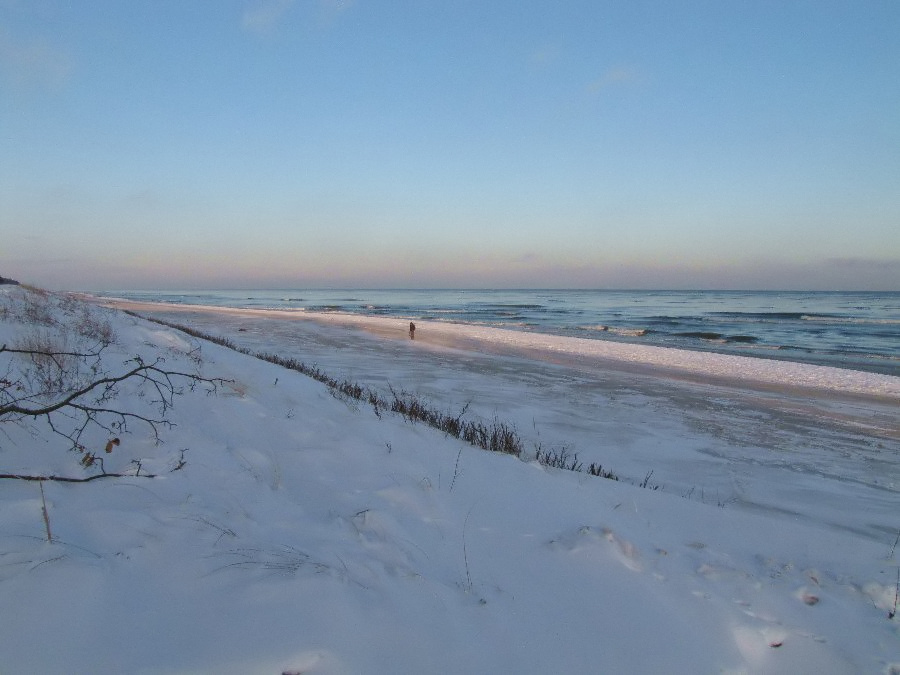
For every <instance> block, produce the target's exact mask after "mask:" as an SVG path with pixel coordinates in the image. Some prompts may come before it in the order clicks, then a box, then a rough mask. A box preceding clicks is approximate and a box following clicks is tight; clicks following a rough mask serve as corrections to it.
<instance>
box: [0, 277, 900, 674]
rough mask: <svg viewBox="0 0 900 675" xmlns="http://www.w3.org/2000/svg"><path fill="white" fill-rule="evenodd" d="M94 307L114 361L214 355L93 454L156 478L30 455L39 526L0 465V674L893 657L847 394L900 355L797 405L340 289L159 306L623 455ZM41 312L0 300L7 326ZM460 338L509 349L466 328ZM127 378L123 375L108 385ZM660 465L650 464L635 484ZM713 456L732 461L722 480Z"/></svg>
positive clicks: (482, 668) (887, 461)
mask: <svg viewBox="0 0 900 675" xmlns="http://www.w3.org/2000/svg"><path fill="white" fill-rule="evenodd" d="M16 292H18V291H16ZM3 300H4V298H3V297H2V296H0V301H3ZM6 300H8V298H7V299H6ZM48 303H50V307H51V309H52V310H53V311H55V312H57V311H59V310H58V308H57V306H56V305H54V304H53V301H52V299H51V300H48ZM144 310H145V311H148V312H149V311H150V310H151V308H148V307H145V308H144ZM163 310H164V311H163ZM92 311H96V312H98V313H101V314H102V315H103V316H104V317H106V319H107V320H108V321H109V322H110V323H111V325H112V326H113V327H114V329H115V332H116V335H117V336H118V342H117V343H116V344H115V345H114V346H113V347H112V348H111V349H110V351H109V353H108V354H107V355H106V363H107V364H108V365H109V367H110V368H116V367H119V364H121V363H122V362H123V360H124V359H127V358H129V356H131V355H134V354H135V353H140V354H143V355H145V356H146V357H148V358H149V357H152V356H155V355H161V356H164V357H165V358H166V363H167V364H169V365H171V366H172V367H179V368H190V367H194V366H196V359H197V356H198V352H197V347H198V346H199V347H200V352H199V354H200V355H201V357H202V362H201V365H200V367H201V369H202V372H203V374H204V375H207V376H216V377H224V378H227V379H228V380H230V383H229V384H228V385H227V386H223V387H221V388H220V390H219V392H218V394H217V395H215V396H208V395H206V394H204V393H203V392H201V391H196V392H190V391H185V392H184V394H183V395H182V396H180V397H178V400H177V401H176V406H175V408H174V409H173V410H172V411H171V421H172V422H174V423H175V425H176V426H175V427H173V428H172V429H168V430H166V431H165V432H164V439H163V440H164V443H163V444H162V445H159V446H156V445H154V444H153V442H152V439H151V438H149V437H148V435H147V434H146V433H144V430H141V429H139V428H134V429H133V430H132V432H131V433H129V434H125V435H123V438H122V445H121V446H120V448H118V449H117V450H116V452H115V453H114V454H113V455H112V456H111V459H110V460H109V462H110V465H111V466H110V468H116V469H123V470H124V469H127V468H128V467H129V466H130V462H131V460H133V459H141V460H142V463H143V466H144V468H145V470H146V471H150V472H153V473H156V474H158V476H159V477H158V478H145V477H142V476H135V477H131V478H121V479H119V478H117V479H103V480H97V481H93V482H91V483H88V484H83V485H69V484H61V483H52V482H46V483H45V484H44V490H45V494H46V501H47V506H48V512H49V518H50V521H51V523H52V526H53V532H54V539H53V541H52V542H47V541H46V539H45V537H44V532H43V528H44V526H43V522H42V519H41V508H42V503H41V495H40V492H39V490H38V487H37V485H36V484H34V483H25V482H21V481H4V482H3V483H2V484H0V488H2V489H0V504H2V505H0V607H3V608H4V609H3V611H2V612H0V672H3V673H4V674H6V673H13V674H15V673H33V672H67V673H122V672H132V673H217V674H218V673H297V672H302V673H323V674H325V673H327V674H332V673H334V674H337V673H341V674H343V673H376V674H377V673H513V672H515V673H541V674H545V673H548V672H554V673H594V672H667V673H722V672H725V673H804V672H810V673H812V672H815V673H860V672H870V673H896V672H900V621H898V618H896V617H895V618H893V619H891V618H888V615H889V613H890V612H891V611H892V609H893V606H894V598H895V590H896V584H895V582H896V578H897V573H898V572H897V570H898V560H897V556H898V555H900V552H898V551H897V550H896V541H895V537H896V535H897V533H898V529H897V528H900V522H895V519H896V504H897V496H898V492H900V472H898V470H897V462H898V460H897V455H898V454H900V453H898V452H897V451H898V449H900V448H898V443H897V442H896V440H895V439H894V438H892V437H891V435H890V433H888V432H886V431H884V430H883V429H882V427H890V424H891V422H890V420H883V419H882V420H880V421H876V420H870V422H871V424H867V425H862V426H860V425H859V424H857V422H859V420H864V419H865V418H866V411H867V410H870V409H872V410H874V411H875V412H874V413H872V414H873V415H875V416H879V415H889V412H890V410H891V405H892V403H891V401H890V397H891V396H894V394H893V393H892V392H893V391H895V390H893V389H891V386H896V385H895V384H893V383H892V382H891V381H887V382H882V381H880V380H879V381H877V382H876V381H875V380H866V381H868V382H869V383H870V386H874V390H862V389H860V387H863V384H862V381H863V380H865V379H866V378H868V377H870V376H868V375H864V374H861V377H862V378H863V380H860V379H858V378H856V377H850V378H849V379H850V381H851V382H854V384H845V385H841V386H844V387H850V388H849V389H838V390H835V389H834V387H836V386H838V385H836V384H834V382H835V380H829V378H833V377H836V376H835V375H834V374H828V373H825V374H823V373H818V372H817V373H815V374H814V375H812V376H811V377H812V378H813V380H814V381H815V382H816V384H815V386H816V387H819V388H827V387H831V389H829V391H831V392H832V393H831V394H829V396H832V395H833V394H834V392H835V391H838V392H845V393H849V394H852V395H854V396H856V395H861V394H864V395H869V394H874V398H873V400H872V401H868V400H866V401H865V402H864V403H860V401H859V400H858V399H853V400H850V401H845V400H843V399H841V400H838V401H836V400H835V399H833V398H828V399H827V400H825V401H819V402H815V401H814V402H813V403H811V404H809V405H810V406H811V407H812V408H814V410H812V411H809V410H804V409H802V406H801V405H800V402H801V400H802V397H799V395H797V394H796V393H793V394H791V393H779V394H778V395H777V396H774V395H772V394H771V393H770V392H766V393H763V394H759V395H756V394H754V395H748V396H745V395H744V394H743V393H740V392H735V391H733V390H732V389H730V388H726V387H719V386H718V385H715V386H713V385H701V384H698V383H697V382H688V383H684V382H678V381H677V378H676V380H675V381H670V379H668V378H660V377H654V376H652V375H651V374H650V373H651V372H652V370H646V371H644V370H642V371H641V372H640V373H638V374H635V373H633V372H619V371H616V370H615V369H600V368H598V367H597V364H598V363H599V362H597V363H592V364H591V367H590V368H584V367H583V365H584V364H583V363H579V362H577V359H582V358H583V356H584V355H583V353H582V352H577V359H576V362H572V361H568V360H562V361H563V362H561V363H547V362H546V361H545V360H534V359H532V358H528V350H530V349H538V348H539V349H553V348H556V349H564V348H569V347H564V346H560V347H552V345H551V346H548V345H547V344H544V345H542V344H540V343H537V342H534V343H529V344H527V345H524V344H522V342H521V341H522V340H526V338H528V339H531V338H534V339H535V340H541V339H545V338H541V337H539V336H531V335H528V334H522V335H519V334H517V333H515V334H513V335H509V336H506V335H504V334H497V333H495V332H493V333H492V332H489V333H485V334H481V333H479V332H478V331H472V332H469V328H468V327H459V326H441V325H435V326H432V325H427V326H426V325H423V326H419V330H417V335H416V338H417V339H416V341H415V342H414V343H413V342H411V341H409V339H408V338H406V339H405V340H402V339H396V340H389V339H385V338H384V337H382V336H380V335H369V334H363V333H359V332H356V331H352V330H349V326H348V325H347V323H348V322H350V319H347V320H346V321H345V320H343V319H341V318H339V317H333V316H331V315H326V316H325V317H320V318H319V319H318V321H297V320H296V317H295V318H291V319H290V320H287V319H286V318H285V317H284V316H276V315H265V316H263V315H260V314H258V313H249V314H248V313H245V312H229V311H221V310H217V311H215V312H213V311H207V312H199V311H197V310H196V308H192V309H191V310H173V309H172V308H170V307H166V308H163V309H160V308H156V309H153V310H152V311H154V312H156V313H157V314H159V315H160V316H165V317H166V318H173V317H174V318H176V319H179V318H180V320H182V321H184V322H185V323H190V324H191V325H193V326H196V327H199V328H203V329H204V330H207V331H208V332H217V333H218V334H220V335H226V336H228V337H229V338H233V339H235V340H238V341H241V344H243V345H245V346H247V347H249V348H253V349H257V348H259V349H260V350H262V348H265V349H266V350H267V351H275V352H278V353H282V354H284V355H290V356H296V357H300V358H303V359H304V360H306V361H308V362H310V363H317V364H318V365H319V366H320V367H321V368H323V369H326V370H328V371H331V372H333V373H334V375H335V376H339V377H348V378H351V379H356V380H359V381H361V382H362V383H363V384H366V385H371V386H379V387H383V386H387V385H391V386H396V387H398V388H404V389H407V390H410V391H415V392H417V393H419V394H420V395H422V396H423V397H426V398H428V399H430V400H433V401H435V402H437V403H440V404H444V405H446V406H447V407H448V409H449V408H453V409H459V408H462V406H464V405H465V404H466V403H470V404H471V405H470V407H469V408H468V412H467V413H466V414H472V415H478V416H483V417H485V418H490V417H491V416H494V415H496V416H498V417H502V418H503V419H510V420H511V421H513V422H514V423H516V425H517V427H518V428H519V430H520V432H521V433H522V434H523V436H526V437H527V439H528V441H529V442H532V443H535V444H538V443H542V444H546V446H545V447H549V446H554V445H557V446H559V444H565V443H570V444H572V445H571V446H570V447H571V448H572V449H573V450H575V451H578V452H579V453H581V454H580V456H582V457H583V458H584V459H585V460H586V461H593V460H594V459H597V460H601V459H602V461H603V462H604V465H609V468H611V469H613V470H614V471H617V472H619V473H621V474H622V477H623V480H621V481H619V482H615V481H610V480H605V479H600V478H595V477H592V476H588V475H587V474H585V473H577V472H570V471H563V470H556V469H548V468H547V467H544V466H542V465H540V464H537V463H535V462H533V461H529V458H528V457H523V458H522V459H517V458H514V457H510V456H505V455H497V454H491V453H486V452H484V451H479V450H476V449H474V448H470V447H468V446H466V445H465V444H463V443H461V442H460V441H458V440H455V439H451V438H448V437H445V436H443V435H442V434H440V433H438V432H435V431H433V430H431V429H428V428H425V427H421V426H418V425H414V424H410V423H408V422H406V421H404V420H403V419H401V418H398V417H395V416H392V415H389V414H382V415H381V417H379V416H376V415H375V414H374V413H373V411H372V410H371V409H370V408H367V407H366V406H364V405H362V404H357V403H353V402H348V401H344V400H340V399H338V398H336V397H334V396H332V395H331V393H330V392H329V391H328V390H327V389H326V388H325V387H324V386H322V385H321V384H319V383H317V382H314V381H312V380H310V379H308V378H306V377H304V376H301V375H299V374H296V373H293V372H291V371H287V370H285V369H282V368H278V367H276V366H274V365H272V364H269V363H265V362H262V361H259V360H257V359H254V358H252V357H250V356H245V355H242V354H239V353H236V352H234V351H231V350H228V349H225V348H222V347H218V346H216V345H212V344H208V343H203V344H201V343H199V342H197V341H196V340H194V339H193V338H189V337H187V336H185V335H184V334H182V333H179V332H177V331H175V330H172V329H168V328H164V327H161V326H159V325H157V324H152V323H148V322H146V321H143V320H141V319H138V318H135V317H131V316H127V315H124V314H122V313H120V312H117V311H110V310H104V309H101V308H94V309H93V310H92ZM353 321H359V318H358V317H354V318H353ZM363 323H365V324H366V326H365V327H366V329H367V330H368V331H375V332H380V333H385V332H390V333H391V334H392V335H394V334H395V333H396V332H397V327H396V326H394V325H392V324H387V323H379V322H375V321H372V322H370V321H369V320H365V321H364V322H363ZM394 323H396V322H394ZM417 325H418V323H417ZM439 328H440V329H441V330H446V331H448V337H441V338H439V337H438V336H437V335H434V336H433V337H432V331H435V332H437V330H438V329H439ZM32 330H34V328H33V327H32V326H29V325H27V324H23V323H22V322H20V321H19V320H18V319H17V318H16V315H15V313H11V312H7V313H6V314H5V315H4V314H3V313H0V344H3V343H12V342H14V341H15V340H17V339H19V338H20V337H21V336H22V335H24V334H27V333H28V332H30V331H32ZM479 330H481V329H479ZM513 333H514V332H513ZM426 336H428V337H427V338H426ZM397 337H398V338H399V337H402V335H400V336H397ZM432 340H433V341H432ZM478 340H487V341H489V342H491V343H495V344H503V345H504V347H503V350H500V351H504V353H502V354H501V353H496V350H495V351H493V352H492V353H487V354H485V353H479V352H477V351H476V352H473V351H469V350H467V349H465V348H466V347H467V346H469V345H470V343H469V342H467V341H478ZM504 341H507V342H504ZM517 341H519V342H517ZM551 342H552V343H553V344H560V343H556V339H555V338H554V339H552V340H551ZM448 344H452V345H453V346H452V348H451V347H449V346H447V345H448ZM620 347H621V348H622V349H631V348H630V347H628V346H620V345H616V346H615V350H619V349H620ZM598 348H599V347H598ZM481 350H482V352H484V351H487V352H491V349H488V348H485V347H483V346H482V347H481ZM506 350H508V351H506ZM616 353H617V354H618V356H616V357H615V358H620V359H623V360H622V361H621V362H623V363H626V362H628V361H627V358H626V357H625V354H626V352H625V351H619V352H616ZM647 354H648V353H644V355H643V358H645V359H646V358H649V357H647ZM593 356H596V357H597V358H604V359H613V358H614V357H611V356H607V355H599V354H595V355H593ZM703 356H704V358H705V357H708V356H709V355H703ZM664 357H665V358H681V357H676V356H673V355H660V358H664ZM566 359H568V356H567V357H566ZM688 360H690V359H688ZM642 363H646V360H645V361H642ZM722 363H725V362H722ZM0 366H2V364H0ZM667 367H672V368H676V367H678V366H674V365H671V364H669V365H667ZM703 367H704V368H707V367H708V366H707V365H704V366H703ZM722 367H723V368H725V367H726V366H722ZM770 367H771V368H776V369H777V368H782V367H783V366H782V365H781V364H774V365H770ZM0 372H2V371H0ZM726 377H727V378H728V379H729V380H731V379H732V378H734V377H735V376H734V375H733V374H728V375H727V376H726ZM876 379H877V378H876ZM826 381H827V382H831V384H828V385H823V384H822V383H823V382H826ZM853 387H856V388H855V389H854V388H853ZM885 387H887V389H885ZM138 396H139V392H138V391H137V390H134V389H129V388H126V389H125V390H124V391H123V393H122V396H121V398H120V403H121V404H123V405H130V401H135V403H137V402H138V398H137V397H138ZM876 399H877V400H876ZM886 399H887V400H886ZM788 403H789V404H791V405H786V404H788ZM782 404H785V406H783V405H782ZM832 410H835V411H837V412H841V413H844V414H845V416H844V417H841V416H840V415H837V416H835V417H834V418H833V419H832V418H831V417H829V416H828V414H829V411H832ZM823 415H825V417H823ZM8 426H9V425H4V427H3V428H2V431H3V432H4V434H5V435H4V436H2V437H0V469H2V470H3V471H7V472H12V471H15V472H41V473H50V472H53V473H58V474H62V473H69V474H72V475H83V473H84V469H82V468H80V467H79V466H78V464H77V458H76V457H74V456H73V455H72V454H70V453H67V452H66V451H65V449H64V448H63V447H60V443H59V442H58V439H57V438H56V437H54V436H53V435H52V434H50V433H47V430H46V429H42V428H39V427H38V428H35V429H33V430H31V431H29V430H27V429H21V428H7V427H8ZM96 440H97V442H98V443H99V442H100V441H101V440H103V439H102V438H97V439H96ZM598 441H602V442H598ZM598 446H599V448H598ZM830 448H833V450H830ZM766 449H768V450H769V452H764V451H765V450H766ZM591 452H596V453H598V454H597V455H596V456H591V455H590V453H591ZM182 457H183V458H184V459H185V460H186V464H185V465H184V466H183V467H182V468H180V469H179V470H177V471H173V470H172V469H173V468H174V467H175V466H177V464H178V460H179V458H182ZM620 462H621V463H620ZM113 465H115V466H114V467H113ZM650 469H653V470H654V472H655V473H654V476H655V479H656V480H658V481H659V482H664V483H665V484H664V485H662V486H661V489H659V490H655V491H654V490H650V489H641V488H640V487H638V486H636V485H635V483H636V482H640V479H641V478H642V477H643V476H644V475H645V473H646V471H648V470H650ZM830 472H833V473H830ZM833 474H840V476H841V477H840V478H838V477H836V476H835V475H833ZM678 476H681V477H682V478H677V477H678ZM685 476H690V477H692V479H693V482H692V483H688V482H684V483H680V482H678V481H681V480H682V479H683V477H685ZM723 476H725V477H726V478H725V479H724V480H726V481H728V480H730V481H731V485H732V487H734V491H731V492H727V493H725V492H724V491H722V492H718V493H715V492H714V491H713V487H712V485H713V484H714V483H715V482H716V481H722V480H723V478H722V477H723ZM673 477H675V478H673ZM630 479H631V480H630ZM687 480H691V478H688V479H687ZM770 481H771V482H770ZM717 484H718V485H724V484H725V483H717ZM773 484H774V487H769V486H770V485H773ZM691 487H694V488H695V490H694V492H693V493H689V492H688V490H690V488H691ZM701 492H705V494H704V495H703V496H701V494H700V493H701ZM735 495H737V497H736V498H734V499H733V497H735ZM891 504H893V507H894V508H893V511H892V510H891V508H890V505H891ZM873 520H874V523H873V522H870V521H873ZM892 545H893V546H892Z"/></svg>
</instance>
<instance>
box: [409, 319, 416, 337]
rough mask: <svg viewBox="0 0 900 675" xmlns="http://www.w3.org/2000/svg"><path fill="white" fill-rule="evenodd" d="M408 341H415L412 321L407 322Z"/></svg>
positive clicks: (414, 329) (414, 326)
mask: <svg viewBox="0 0 900 675" xmlns="http://www.w3.org/2000/svg"><path fill="white" fill-rule="evenodd" d="M409 339H410V340H415V339H416V324H414V323H413V322H412V321H410V322H409Z"/></svg>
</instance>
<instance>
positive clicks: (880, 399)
mask: <svg viewBox="0 0 900 675" xmlns="http://www.w3.org/2000/svg"><path fill="white" fill-rule="evenodd" d="M90 300H91V301H92V302H97V303H99V304H102V305H105V306H109V307H114V308H117V309H123V310H130V311H134V312H137V313H145V314H148V315H151V316H153V315H159V314H165V315H170V316H176V317H177V316H185V317H188V316H189V315H192V314H193V315H194V316H207V317H223V318H226V317H227V318H228V319H229V320H232V321H248V322H251V323H252V322H254V321H273V320H274V321H278V322H285V323H293V324H294V325H296V326H300V325H307V326H320V327H328V328H331V329H336V330H339V331H341V336H339V337H338V338H337V339H340V340H344V341H348V340H350V339H351V337H352V336H353V334H354V333H355V334H357V335H360V336H369V338H370V339H377V340H378V341H381V342H383V343H384V344H385V345H392V346H393V347H392V348H397V349H402V350H404V353H409V352H410V350H412V353H409V356H410V357H411V358H419V359H421V358H427V356H428V355H429V354H428V353H431V355H434V356H439V355H440V354H441V353H442V352H447V353H460V354H465V353H472V354H479V355H485V356H499V357H505V358H512V359H524V360H525V361H530V362H534V363H543V364H553V365H556V366H561V367H565V368H568V369H573V370H575V371H579V372H588V373H591V374H593V375H596V374H601V375H602V374H604V373H605V374H607V375H610V376H613V375H615V376H617V377H623V376H624V377H626V378H629V379H630V380H631V381H633V382H635V384H637V383H638V382H639V383H641V388H643V389H647V390H653V389H654V388H657V387H663V388H674V389H675V390H679V389H683V390H685V391H686V392H687V393H688V394H689V396H688V398H693V397H695V396H697V395H703V396H713V395H720V394H723V393H724V394H726V395H728V396H731V397H734V398H735V399H736V400H738V401H744V402H745V403H747V404H752V405H755V406H762V407H765V408H770V409H782V410H789V411H791V412H794V413H798V414H802V415H804V416H806V417H809V418H812V419H823V420H824V419H828V420H830V421H832V422H835V423H838V424H840V425H841V426H843V427H845V428H849V429H857V430H859V431H861V432H863V433H873V434H874V435H876V436H879V437H883V438H890V439H900V421H898V420H897V419H896V415H895V414H893V412H892V411H895V410H896V409H897V406H898V404H900V378H897V377H893V376H890V375H881V374H876V373H869V372H863V371H854V370H847V369H842V368H834V367H829V366H819V365H812V364H803V363H796V362H792V361H777V360H774V359H759V358H754V357H749V356H733V355H725V354H714V353H710V352H699V351H697V352H694V351H689V350H684V349H676V348H669V347H656V346H650V345H634V344H628V343H621V342H612V341H604V340H594V339H585V338H577V337H564V336H555V335H548V334H541V333H532V332H523V331H513V330H508V329H503V328H497V327H482V326H475V325H470V324H453V323H445V322H432V321H418V322H417V323H416V326H417V330H416V337H415V340H410V339H409V336H408V324H407V323H405V322H404V321H402V320H398V319H396V318H386V317H369V316H361V315H358V314H342V313H331V312H329V313H319V312H310V311H306V310H287V309H248V308H229V307H219V306H208V305H176V304H169V303H161V302H144V301H133V300H122V299H115V298H97V297H90ZM224 328H226V327H224V326H223V329H224ZM232 328H233V327H232ZM234 330H235V331H237V330H241V329H240V328H235V329H234ZM231 337H235V335H231ZM523 367H526V368H527V365H523ZM676 395H677V394H676Z"/></svg>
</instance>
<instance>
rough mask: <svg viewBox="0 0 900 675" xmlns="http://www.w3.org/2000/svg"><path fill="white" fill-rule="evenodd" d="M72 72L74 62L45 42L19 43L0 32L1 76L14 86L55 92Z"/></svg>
mask: <svg viewBox="0 0 900 675" xmlns="http://www.w3.org/2000/svg"><path fill="white" fill-rule="evenodd" d="M71 71H72V62H71V59H70V58H69V57H68V56H67V55H66V54H65V53H64V52H63V51H61V50H59V49H57V48H56V47H54V46H53V45H51V44H50V43H48V42H46V41H45V40H31V41H28V42H24V41H18V40H16V39H14V38H13V37H11V36H10V35H9V34H8V33H6V32H5V31H0V74H2V75H3V77H4V79H6V80H7V81H10V82H12V83H13V84H14V85H17V86H39V87H44V88H51V89H52V88H55V87H58V86H60V85H61V84H63V83H64V82H65V81H66V80H67V79H68V77H69V74H70V73H71Z"/></svg>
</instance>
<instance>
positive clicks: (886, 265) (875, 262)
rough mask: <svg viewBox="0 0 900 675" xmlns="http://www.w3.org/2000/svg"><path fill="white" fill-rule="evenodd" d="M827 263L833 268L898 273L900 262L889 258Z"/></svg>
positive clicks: (834, 259) (832, 259)
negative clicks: (892, 271)
mask: <svg viewBox="0 0 900 675" xmlns="http://www.w3.org/2000/svg"><path fill="white" fill-rule="evenodd" d="M828 263H829V264H831V265H834V266H835V267H843V268H850V269H869V270H881V271H888V270H897V271H898V272H900V260H894V259H890V258H831V259H830V260H828Z"/></svg>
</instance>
